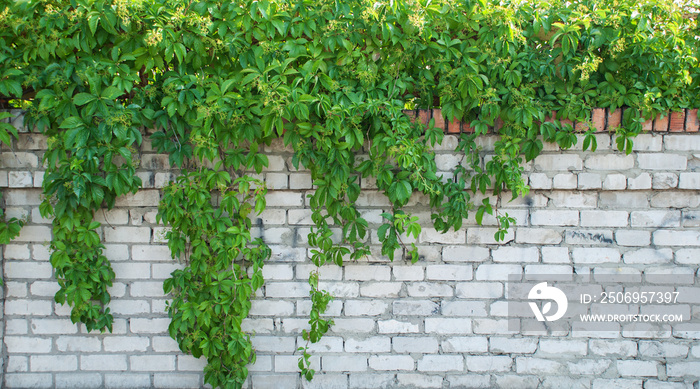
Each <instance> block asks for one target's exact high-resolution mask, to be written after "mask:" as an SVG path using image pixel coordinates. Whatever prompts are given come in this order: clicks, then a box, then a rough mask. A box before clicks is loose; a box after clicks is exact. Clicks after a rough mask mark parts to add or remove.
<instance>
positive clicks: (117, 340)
mask: <svg viewBox="0 0 700 389" xmlns="http://www.w3.org/2000/svg"><path fill="white" fill-rule="evenodd" d="M150 345H151V341H150V339H149V338H146V337H141V336H110V337H106V338H105V339H104V347H105V351H109V352H128V351H140V352H145V351H146V350H148V347H149V346H150Z"/></svg>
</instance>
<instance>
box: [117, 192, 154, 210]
mask: <svg viewBox="0 0 700 389" xmlns="http://www.w3.org/2000/svg"><path fill="white" fill-rule="evenodd" d="M158 203H160V192H159V191H158V190H156V189H141V190H139V191H138V192H136V193H128V194H126V195H124V196H120V197H118V198H117V200H116V201H115V202H114V205H115V206H116V207H157V206H158Z"/></svg>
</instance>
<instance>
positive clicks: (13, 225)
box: [0, 82, 24, 285]
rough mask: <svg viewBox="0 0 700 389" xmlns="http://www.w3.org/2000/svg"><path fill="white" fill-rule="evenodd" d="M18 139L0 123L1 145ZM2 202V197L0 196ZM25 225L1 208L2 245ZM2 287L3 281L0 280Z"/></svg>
mask: <svg viewBox="0 0 700 389" xmlns="http://www.w3.org/2000/svg"><path fill="white" fill-rule="evenodd" d="M2 85H3V84H2V83H1V82H0V89H2V87H3V86H2ZM12 117H13V115H12V114H11V113H9V112H0V120H4V119H9V118H12ZM13 137H14V138H17V129H16V128H15V127H14V126H13V125H11V124H9V123H2V122H0V144H5V145H7V146H12V138H13ZM0 200H2V196H0ZM23 225H24V220H20V219H17V218H16V217H12V218H10V220H7V218H6V217H5V210H4V209H2V208H0V245H5V244H8V243H10V241H11V240H12V239H14V238H16V237H17V235H19V231H20V230H21V229H22V226H23ZM0 285H2V279H1V278H0Z"/></svg>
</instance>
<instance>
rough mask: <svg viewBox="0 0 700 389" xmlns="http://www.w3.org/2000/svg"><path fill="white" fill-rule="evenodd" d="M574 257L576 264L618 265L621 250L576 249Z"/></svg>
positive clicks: (573, 252) (573, 253)
mask: <svg viewBox="0 0 700 389" xmlns="http://www.w3.org/2000/svg"><path fill="white" fill-rule="evenodd" d="M572 257H573V259H574V263H576V264H587V263H590V264H592V263H618V262H620V250H618V249H614V248H597V247H595V248H588V247H587V248H575V249H573V251H572Z"/></svg>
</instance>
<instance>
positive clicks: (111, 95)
mask: <svg viewBox="0 0 700 389" xmlns="http://www.w3.org/2000/svg"><path fill="white" fill-rule="evenodd" d="M123 94H124V93H123V92H122V91H121V90H120V89H119V88H117V87H113V86H110V87H107V88H106V89H105V90H103V91H102V94H100V97H101V98H102V99H105V100H114V99H116V98H117V97H119V96H121V95H123Z"/></svg>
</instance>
